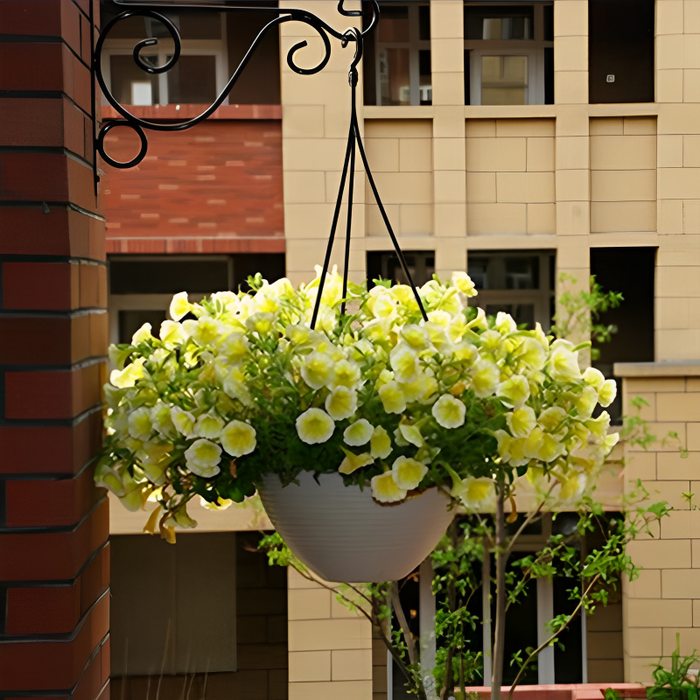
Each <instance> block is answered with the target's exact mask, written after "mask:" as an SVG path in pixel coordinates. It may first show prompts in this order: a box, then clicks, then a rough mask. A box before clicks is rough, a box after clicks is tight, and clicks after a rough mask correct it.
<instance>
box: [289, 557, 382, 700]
mask: <svg viewBox="0 0 700 700" xmlns="http://www.w3.org/2000/svg"><path fill="white" fill-rule="evenodd" d="M288 614H289V622H288V631H289V700H327V698H338V700H372V629H371V625H370V623H369V622H368V621H367V620H366V619H365V618H363V617H361V616H359V615H358V614H356V613H353V612H351V611H350V610H348V609H347V608H346V607H344V606H343V605H341V604H340V603H338V601H337V600H336V599H335V596H334V595H333V593H332V592H331V591H329V590H327V589H325V588H323V587H322V586H320V585H319V584H316V583H313V582H311V581H307V580H306V579H305V578H303V577H302V576H301V575H300V574H298V573H297V572H296V571H294V570H293V569H289V570H288Z"/></svg>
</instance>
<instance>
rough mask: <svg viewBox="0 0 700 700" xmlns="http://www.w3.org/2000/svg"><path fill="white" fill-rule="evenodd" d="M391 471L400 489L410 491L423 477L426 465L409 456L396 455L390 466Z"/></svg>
mask: <svg viewBox="0 0 700 700" xmlns="http://www.w3.org/2000/svg"><path fill="white" fill-rule="evenodd" d="M391 473H392V474H393V476H394V482H395V483H396V485H397V486H398V487H399V488H400V489H403V490H405V491H411V490H413V489H415V488H418V485H419V484H420V482H421V481H422V480H423V477H424V476H425V475H426V474H427V473H428V467H426V466H425V464H423V463H422V462H419V461H418V460H416V459H411V458H410V457H397V458H396V460H395V461H394V463H393V464H392V466H391Z"/></svg>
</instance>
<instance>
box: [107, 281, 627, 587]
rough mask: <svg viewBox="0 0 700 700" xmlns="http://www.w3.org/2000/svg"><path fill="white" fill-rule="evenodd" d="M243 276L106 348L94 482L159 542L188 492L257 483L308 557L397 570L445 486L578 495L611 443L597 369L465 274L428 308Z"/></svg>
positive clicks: (342, 570)
mask: <svg viewBox="0 0 700 700" xmlns="http://www.w3.org/2000/svg"><path fill="white" fill-rule="evenodd" d="M250 283H251V285H252V287H253V291H252V292H250V293H243V292H239V293H238V294H234V293H233V292H221V293H218V294H215V295H213V296H212V297H211V298H209V299H205V300H203V301H202V302H201V303H199V304H192V303H190V302H189V301H188V299H187V295H186V294H184V293H183V294H179V295H176V297H175V298H174V300H173V303H172V305H171V309H170V314H171V316H172V318H173V319H174V320H172V321H165V322H164V323H163V324H162V326H161V328H160V329H159V331H158V333H157V336H154V335H153V334H152V333H151V331H152V329H151V327H150V326H149V325H148V324H146V325H145V326H143V327H142V328H141V329H140V330H139V331H138V332H137V333H136V334H135V335H134V337H133V339H132V343H131V344H128V345H121V346H113V347H112V348H111V350H110V354H111V358H112V361H113V362H114V363H115V364H116V365H117V369H115V370H114V371H113V372H112V374H111V377H110V382H109V383H108V384H107V385H106V386H105V395H106V401H107V404H108V407H109V415H108V417H107V420H106V427H107V431H108V436H107V438H106V440H105V443H104V446H103V450H102V455H101V458H100V460H99V463H98V466H97V469H96V474H95V478H96V480H97V482H98V483H99V484H100V485H103V486H106V487H108V488H110V489H111V490H112V491H114V493H115V494H116V495H117V496H119V498H120V499H121V501H122V502H123V503H124V505H125V506H127V507H128V508H131V509H134V510H135V509H138V508H140V507H141V506H142V504H143V503H144V502H145V499H147V498H150V499H152V500H155V501H156V502H157V503H158V507H157V509H156V511H154V513H153V515H152V516H151V518H150V520H149V522H148V523H147V525H146V529H147V530H148V531H151V532H154V531H157V530H158V529H160V531H161V533H162V534H163V536H164V537H166V538H167V539H171V540H172V539H173V536H174V535H173V528H174V527H178V526H179V527H194V526H195V525H196V523H195V522H194V521H193V520H192V519H191V518H190V517H189V516H188V514H187V503H188V502H189V501H190V500H191V499H192V498H195V497H199V498H202V499H203V500H204V501H205V502H206V503H207V504H208V505H209V506H210V507H211V508H215V509H216V508H222V507H226V506H227V505H229V504H230V503H231V501H242V500H243V499H244V498H246V497H247V496H251V495H252V494H254V493H255V491H256V489H257V488H260V490H261V493H262V496H263V499H264V503H265V505H266V507H267V508H268V510H269V515H270V517H271V518H272V520H273V521H275V522H276V525H277V527H278V528H279V530H280V532H281V533H282V534H283V536H284V537H285V539H287V540H288V544H289V545H290V547H291V549H292V551H293V552H294V553H295V554H296V555H297V556H298V557H299V558H300V559H301V560H302V561H304V562H306V563H307V565H308V566H309V567H310V568H312V569H313V570H314V571H316V572H317V573H319V574H320V575H322V576H324V577H325V578H329V579H334V580H338V579H345V580H352V581H358V580H363V581H376V580H380V579H383V578H384V577H387V578H395V577H399V576H402V575H405V574H407V573H408V572H409V571H410V570H411V569H412V568H413V566H415V565H416V564H417V563H419V562H420V561H421V559H422V558H424V557H425V556H426V555H427V554H428V553H429V552H430V550H431V548H432V546H433V545H434V544H435V543H436V541H437V540H438V539H439V537H440V535H441V534H442V532H444V530H445V528H446V526H447V524H448V523H449V520H450V517H451V513H450V512H449V511H448V510H447V505H448V504H447V499H446V498H445V495H444V494H449V495H450V496H451V498H452V499H453V500H454V501H455V502H459V503H460V504H461V505H462V506H463V507H465V508H467V509H469V510H472V511H477V512H488V511H490V510H493V508H494V505H495V500H496V488H497V484H498V483H499V482H500V483H505V482H506V481H507V482H508V483H512V482H513V481H515V480H517V479H518V478H519V477H522V476H524V475H525V474H526V473H527V477H528V479H529V480H530V482H531V484H534V485H535V487H537V486H538V484H540V485H541V489H542V491H543V492H544V491H547V492H549V493H550V495H552V494H553V495H556V496H557V497H558V498H559V500H560V501H566V502H578V501H579V500H580V499H581V497H582V495H583V494H584V493H585V492H586V490H587V489H589V488H590V487H591V486H592V485H593V483H594V478H595V475H596V474H597V472H598V471H599V470H600V468H601V467H602V465H603V462H604V460H605V457H606V455H607V454H608V453H609V451H610V450H611V449H612V446H613V445H614V443H615V442H616V438H617V435H615V434H613V435H608V434H607V428H608V424H609V417H608V415H607V413H605V412H603V413H602V414H601V415H600V416H599V417H597V418H593V417H592V413H593V410H594V408H595V406H596V404H597V403H598V402H601V403H603V404H604V405H607V404H608V403H610V401H612V399H613V398H614V387H615V385H614V383H613V382H611V381H605V380H604V378H603V377H602V375H601V374H600V372H598V371H597V370H594V369H587V370H586V371H585V372H583V373H582V372H581V370H580V369H579V365H578V359H577V353H578V350H577V348H575V347H574V346H572V344H571V343H569V342H567V341H564V340H552V339H551V338H550V337H548V336H546V335H545V334H544V333H543V332H542V329H541V328H539V326H538V327H537V329H536V330H533V331H523V330H519V329H518V328H517V327H516V325H515V323H514V321H513V319H512V318H511V317H510V316H508V315H507V314H503V313H500V314H498V316H497V317H496V318H491V319H487V318H486V317H485V315H484V312H483V311H482V310H480V309H477V308H475V307H471V306H468V305H467V298H468V297H469V296H473V295H474V289H473V285H472V284H471V280H470V279H469V278H468V276H467V275H466V274H465V273H455V274H454V275H453V277H452V279H451V280H450V281H448V282H446V283H442V282H440V281H438V280H437V279H435V280H432V281H431V282H428V283H427V284H426V285H424V286H423V287H421V289H420V290H419V294H420V299H421V300H422V304H423V306H424V312H425V314H426V317H425V318H427V320H424V318H423V315H422V310H421V309H420V308H419V306H418V303H417V301H416V298H415V297H414V294H413V290H412V289H411V288H410V287H408V286H406V285H394V286H391V285H390V284H389V283H386V285H384V284H379V285H377V286H375V287H373V288H371V289H367V287H366V286H365V285H358V284H352V283H351V284H350V285H349V287H348V289H347V291H346V292H345V296H343V280H342V278H341V277H340V276H339V275H338V274H337V273H336V272H335V271H333V272H332V273H330V274H329V275H328V276H327V278H326V284H325V288H324V290H323V292H322V293H320V279H319V278H316V279H315V280H313V281H312V282H311V283H310V284H309V285H306V286H305V285H302V286H301V287H299V288H298V289H294V288H293V287H292V285H291V284H290V282H289V281H288V280H280V281H278V282H275V283H273V284H268V283H267V282H265V281H263V280H261V279H259V278H258V279H251V280H250ZM319 293H320V296H321V300H320V303H319V304H318V305H317V304H316V302H317V300H318V297H319ZM344 305H346V309H345V310H344V309H343V307H344ZM316 307H317V308H316ZM314 309H316V311H317V312H318V318H317V321H318V322H317V325H316V329H315V330H312V329H311V316H312V314H314V313H316V311H315V310H314ZM189 313H191V314H193V316H194V318H191V319H186V320H181V319H183V317H184V316H185V315H187V314H189ZM316 479H318V483H319V484H320V485H317V484H316ZM553 485H554V486H553ZM360 487H362V490H361V489H360ZM438 488H439V489H441V492H438ZM344 504H345V505H344ZM312 535H313V537H312ZM314 538H321V539H324V538H325V539H326V544H325V545H323V546H327V549H325V550H323V549H322V548H321V546H320V545H319V546H317V545H316V544H314V542H313V540H314ZM358 547H359V548H360V552H361V555H360V556H359V557H358V559H359V560H360V561H359V563H353V558H354V557H355V555H356V554H357V552H358ZM346 564H347V567H346V566H345V565H346ZM365 566H366V568H365Z"/></svg>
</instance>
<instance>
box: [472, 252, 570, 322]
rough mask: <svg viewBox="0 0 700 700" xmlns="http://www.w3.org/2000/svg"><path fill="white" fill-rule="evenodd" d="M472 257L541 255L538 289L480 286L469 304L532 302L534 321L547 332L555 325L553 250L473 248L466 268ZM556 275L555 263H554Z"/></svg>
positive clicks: (484, 305)
mask: <svg viewBox="0 0 700 700" xmlns="http://www.w3.org/2000/svg"><path fill="white" fill-rule="evenodd" d="M469 257H475V258H477V257H489V258H496V257H498V258H509V257H538V258H539V265H540V271H539V277H540V285H539V288H538V289H478V290H477V291H478V295H477V296H476V297H472V298H471V299H469V305H470V306H480V307H481V308H483V309H484V310H485V309H486V307H487V306H488V305H500V304H531V305H533V306H534V309H535V312H534V318H535V323H539V324H540V325H541V326H542V328H543V329H544V331H545V332H548V331H549V328H550V326H551V325H552V314H551V309H552V302H553V300H554V296H555V291H554V289H552V286H553V285H552V282H553V280H551V279H550V259H551V258H554V260H555V263H556V251H554V250H528V249H526V248H524V249H523V248H520V249H515V250H483V251H482V250H471V251H469V253H467V271H468V270H469ZM555 276H556V267H555Z"/></svg>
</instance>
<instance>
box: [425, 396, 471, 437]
mask: <svg viewBox="0 0 700 700" xmlns="http://www.w3.org/2000/svg"><path fill="white" fill-rule="evenodd" d="M431 412H432V414H433V416H434V417H435V420H436V421H437V422H438V424H439V425H441V426H442V427H443V428H450V429H452V428H459V427H460V426H461V425H464V417H465V415H466V413H467V407H466V406H465V405H464V404H463V403H462V402H461V401H460V400H459V399H456V398H455V397H454V396H451V395H450V394H443V395H442V396H441V397H440V398H439V399H438V400H437V401H436V402H435V403H434V404H433V407H432V409H431Z"/></svg>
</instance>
